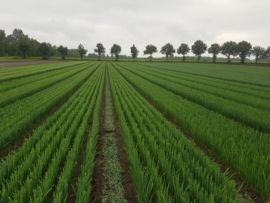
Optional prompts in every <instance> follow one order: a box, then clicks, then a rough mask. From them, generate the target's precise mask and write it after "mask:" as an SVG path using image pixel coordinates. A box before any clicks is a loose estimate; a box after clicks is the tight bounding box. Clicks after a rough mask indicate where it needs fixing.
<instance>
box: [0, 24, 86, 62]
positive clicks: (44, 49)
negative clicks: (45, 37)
mask: <svg viewBox="0 0 270 203" xmlns="http://www.w3.org/2000/svg"><path fill="white" fill-rule="evenodd" d="M86 52H87V50H86V49H85V48H84V47H83V45H82V44H80V45H79V46H78V48H77V49H70V50H69V49H68V48H67V47H64V46H62V45H61V46H59V47H57V46H55V45H54V46H53V45H51V44H50V43H47V42H42V43H40V42H38V41H37V40H35V39H33V38H30V37H28V35H25V34H24V33H23V31H22V30H20V29H14V30H13V32H12V34H10V35H6V33H5V31H4V30H1V29H0V56H21V57H22V58H26V56H31V57H39V56H41V57H42V58H43V59H48V57H52V56H61V57H62V59H65V57H66V56H70V57H72V56H73V57H77V56H80V57H81V58H82V57H83V56H84V55H85V54H86ZM69 53H70V54H69ZM68 54H69V55H68Z"/></svg>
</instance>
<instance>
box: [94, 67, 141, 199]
mask: <svg viewBox="0 0 270 203" xmlns="http://www.w3.org/2000/svg"><path fill="white" fill-rule="evenodd" d="M105 74H108V73H107V69H106V73H105ZM110 91H111V90H110ZM105 96H106V95H105V82H104V86H103V93H102V102H101V106H100V116H99V124H100V125H99V139H98V143H97V155H96V157H95V161H96V165H95V167H94V172H93V178H92V193H91V198H90V199H91V200H90V202H94V201H95V203H102V199H101V197H102V195H103V194H102V190H103V186H104V184H105V183H104V176H103V175H102V170H103V168H104V164H103V163H102V160H103V155H102V148H103V144H102V143H103V142H102V139H103V137H104V136H105V134H106V133H109V132H108V131H106V130H105V129H104V127H103V125H102V124H103V123H104V121H105V111H104V110H105V107H106V103H105ZM111 98H112V103H113V115H114V124H115V131H113V132H114V133H115V134H116V136H115V137H116V139H117V141H118V153H119V154H118V160H119V162H120V165H121V168H122V170H123V173H122V179H123V180H124V181H123V183H122V184H123V187H124V189H125V193H124V197H125V199H126V200H127V201H128V202H131V203H138V202H139V201H138V198H137V193H136V187H135V184H134V183H133V180H132V173H131V170H130V168H129V166H130V165H129V162H128V157H127V154H126V151H125V149H124V148H125V142H124V138H123V136H122V131H121V128H120V124H119V119H118V116H117V113H116V111H115V106H114V101H113V97H112V92H111Z"/></svg>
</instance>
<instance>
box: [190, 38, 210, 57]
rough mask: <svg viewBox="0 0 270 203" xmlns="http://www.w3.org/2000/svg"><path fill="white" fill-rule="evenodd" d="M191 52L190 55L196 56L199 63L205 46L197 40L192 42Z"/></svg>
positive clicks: (205, 48)
mask: <svg viewBox="0 0 270 203" xmlns="http://www.w3.org/2000/svg"><path fill="white" fill-rule="evenodd" d="M191 50H192V53H193V54H195V55H196V56H197V60H198V62H199V61H200V58H201V55H202V54H203V53H205V51H206V50H207V45H206V44H205V43H204V42H203V41H201V40H197V41H196V42H194V45H192V47H191Z"/></svg>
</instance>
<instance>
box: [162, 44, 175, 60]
mask: <svg viewBox="0 0 270 203" xmlns="http://www.w3.org/2000/svg"><path fill="white" fill-rule="evenodd" d="M160 53H162V54H165V55H166V61H167V60H168V56H173V53H175V49H174V48H173V45H171V44H170V43H167V44H165V45H164V46H163V47H161V50H160Z"/></svg>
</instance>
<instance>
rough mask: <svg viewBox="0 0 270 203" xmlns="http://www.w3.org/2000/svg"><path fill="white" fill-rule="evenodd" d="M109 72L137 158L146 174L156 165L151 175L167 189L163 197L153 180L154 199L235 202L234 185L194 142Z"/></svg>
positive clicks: (164, 200)
mask: <svg viewBox="0 0 270 203" xmlns="http://www.w3.org/2000/svg"><path fill="white" fill-rule="evenodd" d="M110 73H111V81H112V82H111V83H112V87H113V93H114V97H116V98H117V99H116V100H117V102H119V103H120V105H119V106H120V107H122V111H123V113H124V116H125V118H126V120H127V122H128V125H129V127H130V129H131V133H132V135H133V139H134V142H135V143H136V145H137V148H138V153H139V157H140V160H141V162H142V164H143V165H144V167H145V168H146V170H148V171H149V173H151V172H152V169H153V167H155V168H156V172H157V173H154V174H155V175H157V176H158V178H159V180H161V182H160V183H159V184H161V185H163V188H167V189H168V190H167V191H166V190H165V191H166V192H165V194H166V196H164V195H161V194H160V190H159V189H157V188H155V187H156V184H157V183H156V182H154V187H153V191H154V195H155V199H156V200H157V202H168V201H171V200H173V201H175V202H236V199H237V195H236V194H237V192H236V190H235V184H234V183H232V182H230V181H229V180H228V178H226V177H225V175H224V174H221V173H220V170H219V167H218V166H217V165H215V164H214V163H212V162H211V160H210V159H209V158H208V157H206V156H205V155H204V154H203V153H202V152H201V151H199V150H198V149H196V148H195V146H194V143H192V142H191V141H189V140H188V139H186V138H185V137H184V136H183V134H182V133H181V132H180V131H179V130H177V129H176V128H175V126H173V125H172V124H170V123H169V122H168V121H167V120H166V119H165V118H164V117H163V116H162V114H161V113H159V112H158V111H157V110H156V109H155V108H154V107H153V106H151V105H150V104H149V103H148V102H147V101H146V100H145V99H144V98H143V97H142V96H140V95H139V94H138V93H137V92H136V91H135V90H134V89H133V88H132V87H131V86H130V85H129V84H128V83H127V82H126V81H125V80H124V78H123V77H122V76H121V75H120V74H119V73H117V72H116V71H115V70H113V69H110ZM120 122H121V121H120ZM133 177H136V175H133ZM158 178H157V179H158ZM154 180H155V179H154ZM135 183H136V180H135ZM137 188H138V187H137ZM161 197H163V198H161ZM169 197H171V200H170V199H169Z"/></svg>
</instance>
